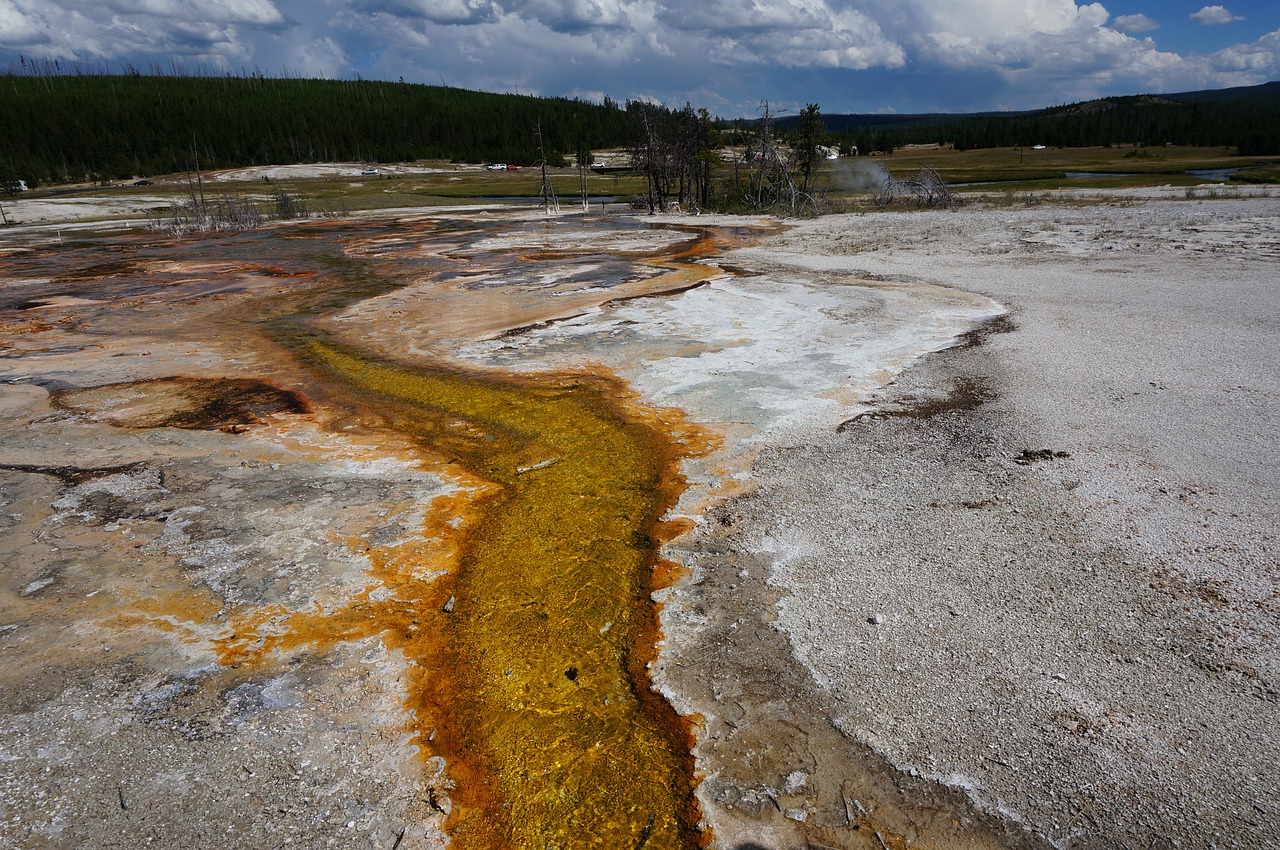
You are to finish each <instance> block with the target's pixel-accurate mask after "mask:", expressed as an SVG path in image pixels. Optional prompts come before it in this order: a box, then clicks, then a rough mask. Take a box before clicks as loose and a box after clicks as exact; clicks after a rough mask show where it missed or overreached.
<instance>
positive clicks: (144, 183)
mask: <svg viewBox="0 0 1280 850" xmlns="http://www.w3.org/2000/svg"><path fill="white" fill-rule="evenodd" d="M133 185H135V186H154V185H156V181H154V180H134V181H133Z"/></svg>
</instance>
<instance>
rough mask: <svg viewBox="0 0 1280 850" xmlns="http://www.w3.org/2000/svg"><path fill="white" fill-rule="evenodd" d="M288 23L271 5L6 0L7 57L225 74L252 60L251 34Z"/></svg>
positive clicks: (262, 0) (2, 12)
mask: <svg viewBox="0 0 1280 850" xmlns="http://www.w3.org/2000/svg"><path fill="white" fill-rule="evenodd" d="M284 23H285V19H284V16H283V15H282V14H281V13H280V10H279V9H278V8H277V7H276V6H275V4H274V3H272V2H271V0H203V2H195V0H137V2H125V1H124V0H106V2H89V1H88V0H53V2H49V0H0V50H8V51H13V52H22V53H25V54H27V55H32V56H37V57H44V58H50V59H69V60H112V59H117V60H122V61H130V62H141V61H142V60H144V59H147V58H152V59H154V58H156V57H165V58H166V59H168V58H173V59H177V60H180V61H185V60H192V61H196V62H198V63H199V64H201V65H202V66H212V67H215V68H226V67H229V65H230V63H231V62H232V61H241V62H243V61H245V60H247V59H248V58H250V56H251V54H252V50H251V49H250V48H249V46H248V44H247V43H246V41H245V39H244V37H243V34H244V32H245V31H246V30H260V31H271V30H273V29H278V28H279V27H281V26H283V25H284Z"/></svg>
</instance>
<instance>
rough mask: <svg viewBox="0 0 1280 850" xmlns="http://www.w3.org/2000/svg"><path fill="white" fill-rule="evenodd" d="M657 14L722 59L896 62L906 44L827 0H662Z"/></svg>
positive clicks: (793, 63)
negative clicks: (688, 0) (674, 0)
mask: <svg viewBox="0 0 1280 850" xmlns="http://www.w3.org/2000/svg"><path fill="white" fill-rule="evenodd" d="M656 18H657V20H658V21H659V22H660V23H661V24H663V25H665V26H667V27H670V28H671V29H673V30H676V31H680V32H684V33H689V34H693V35H695V36H697V37H700V38H703V39H705V40H706V42H707V44H708V47H709V50H710V53H711V54H712V59H713V61H717V62H719V63H722V64H726V65H731V64H770V63H772V64H778V65H781V66H783V67H788V68H847V69H854V70H861V69H866V68H871V67H886V68H898V67H901V66H902V65H903V64H905V62H906V58H907V54H906V51H905V49H904V48H903V46H902V45H900V44H898V43H896V42H894V41H893V40H891V39H889V38H886V36H885V34H884V32H883V31H882V30H881V29H880V27H879V25H877V24H876V22H875V21H873V20H872V19H871V18H870V17H868V16H867V15H866V14H864V13H863V12H861V11H859V10H857V9H833V8H831V7H830V6H829V5H828V3H826V2H824V0H708V2H705V3H699V4H694V5H690V4H687V3H678V4H677V3H664V4H661V5H660V6H659V7H658V12H657V15H656Z"/></svg>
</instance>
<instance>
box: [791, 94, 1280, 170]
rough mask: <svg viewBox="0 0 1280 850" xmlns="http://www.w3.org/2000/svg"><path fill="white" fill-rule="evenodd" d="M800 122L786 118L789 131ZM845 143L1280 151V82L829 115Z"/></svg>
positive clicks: (862, 147) (866, 147) (862, 146)
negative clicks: (1017, 104) (1017, 108)
mask: <svg viewBox="0 0 1280 850" xmlns="http://www.w3.org/2000/svg"><path fill="white" fill-rule="evenodd" d="M798 120H799V119H797V118H791V119H782V120H780V121H779V122H778V123H779V125H780V126H782V127H784V128H785V127H787V126H788V125H789V124H792V123H794V122H796V121H798ZM823 120H824V122H825V123H826V126H827V128H828V130H830V131H831V133H832V135H833V138H834V139H835V140H836V141H837V142H838V143H840V144H843V145H846V146H853V147H857V148H858V149H859V151H861V152H863V153H867V152H870V151H873V150H891V149H892V148H895V147H901V146H902V145H906V144H931V143H941V144H954V145H955V146H956V147H957V148H959V149H962V150H964V149H973V148H993V147H1011V146H1017V145H1037V144H1039V145H1049V146H1052V147H1088V146H1095V145H1122V144H1137V145H1163V144H1174V145H1196V146H1204V147H1217V146H1229V147H1235V148H1238V152H1239V153H1240V154H1241V155H1244V156H1263V155H1268V154H1280V82H1274V83H1265V84H1263V85H1260V86H1248V87H1240V88H1234V89H1220V90H1216V91H1197V92H1182V93H1177V94H1165V95H1130V96H1125V97H1108V98H1102V99H1100V100H1092V101H1087V102H1084V103H1076V104H1070V105H1066V106H1055V107H1050V108H1047V109H1039V110H1035V111H1031V112H1004V113H1000V112H994V113H992V112H988V113H976V114H968V115H825V116H823Z"/></svg>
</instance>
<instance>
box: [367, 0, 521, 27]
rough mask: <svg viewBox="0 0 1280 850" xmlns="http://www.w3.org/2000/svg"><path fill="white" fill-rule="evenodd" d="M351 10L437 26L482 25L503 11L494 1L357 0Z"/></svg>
mask: <svg viewBox="0 0 1280 850" xmlns="http://www.w3.org/2000/svg"><path fill="white" fill-rule="evenodd" d="M349 5H350V6H351V8H353V9H355V10H358V11H361V12H364V13H366V14H368V15H371V16H388V17H392V18H400V19H407V20H414V19H416V20H421V21H427V22H430V23H434V24H479V23H486V22H489V21H493V20H495V19H496V18H497V17H498V15H499V14H501V12H502V8H501V7H500V6H499V5H498V4H497V3H495V2H492V0H355V2H352V3H350V4H349Z"/></svg>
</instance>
